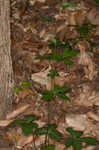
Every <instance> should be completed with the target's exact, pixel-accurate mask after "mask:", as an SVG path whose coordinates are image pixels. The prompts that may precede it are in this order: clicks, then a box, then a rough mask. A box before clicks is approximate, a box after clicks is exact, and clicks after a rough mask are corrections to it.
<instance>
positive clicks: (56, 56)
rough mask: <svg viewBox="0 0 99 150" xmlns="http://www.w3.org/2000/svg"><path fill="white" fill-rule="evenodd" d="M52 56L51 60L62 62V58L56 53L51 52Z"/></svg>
mask: <svg viewBox="0 0 99 150" xmlns="http://www.w3.org/2000/svg"><path fill="white" fill-rule="evenodd" d="M52 55H53V57H52V58H53V60H57V61H60V60H62V57H61V56H60V55H59V54H58V53H57V52H56V51H53V53H52Z"/></svg>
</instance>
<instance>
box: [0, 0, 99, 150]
mask: <svg viewBox="0 0 99 150" xmlns="http://www.w3.org/2000/svg"><path fill="white" fill-rule="evenodd" d="M65 2H67V0H66V1H64V0H63V1H62V0H29V1H27V2H25V1H22V0H19V1H16V0H12V1H11V16H10V23H11V56H12V65H13V72H14V81H15V87H14V100H13V107H12V111H11V112H9V113H8V115H7V117H6V119H5V120H4V121H5V124H3V127H0V150H18V149H22V150H39V149H40V147H41V145H43V144H44V143H46V141H47V142H48V143H49V144H54V145H55V150H66V149H67V148H66V147H65V144H64V141H66V139H67V138H68V137H70V134H69V133H68V132H67V131H66V128H68V127H70V128H72V129H73V130H77V131H81V132H82V133H83V136H82V137H94V138H97V139H98V140H99V1H97V0H96V2H97V3H96V2H95V0H77V1H76V0H70V1H69V3H65ZM66 48H67V49H68V50H67V51H68V52H66V51H64V49H66ZM69 50H70V51H72V53H69ZM53 52H56V53H57V54H58V56H57V55H56V54H55V55H54V56H53V59H51V60H50V59H47V58H48V57H50V54H52V53H53ZM76 52H77V55H76ZM59 55H60V56H63V57H62V58H63V59H58V57H59ZM37 56H45V57H43V58H39V59H36V57H37ZM46 56H47V57H46ZM65 58H66V61H65V60H64V59H65ZM50 70H54V71H53V72H54V75H56V76H55V77H52V76H51V75H52V74H53V73H52V74H51V72H50ZM49 73H50V76H51V77H52V78H51V77H50V76H48V74H49ZM55 73H56V74H55ZM57 74H58V75H57ZM54 85H58V88H59V87H61V89H62V90H63V91H61V90H60V91H61V92H59V93H58V94H61V96H54V98H53V97H52V100H48V97H50V95H48V93H47V95H46V94H45V95H43V98H42V94H41V93H42V91H49V90H53V88H54ZM64 87H67V88H69V89H70V90H67V91H64V89H63V88H64ZM62 92H63V93H62ZM62 94H63V96H62ZM64 95H65V97H64ZM44 96H45V97H46V96H47V98H45V100H44ZM66 96H67V97H66ZM42 99H43V100H42ZM46 99H47V100H46ZM49 99H50V98H49ZM30 114H31V116H32V115H36V116H39V119H37V120H35V123H37V124H38V126H39V128H42V127H44V126H45V125H47V124H56V125H57V130H58V131H59V132H60V133H61V134H62V135H63V138H62V139H60V140H59V141H57V140H55V138H52V139H50V138H49V139H47V137H46V135H36V136H35V135H33V134H29V135H28V136H25V135H24V132H25V133H27V134H28V133H29V132H30V133H31V131H30V130H29V128H31V127H29V126H28V127H27V126H24V125H23V130H22V128H21V127H22V124H21V123H19V124H18V125H16V126H14V127H13V128H11V127H10V128H8V127H7V126H8V125H9V124H10V122H12V121H13V120H15V119H18V120H22V119H24V116H26V115H30ZM30 118H31V117H30ZM30 118H29V119H30ZM25 127H26V128H25ZM56 138H57V137H56ZM78 145H79V144H78ZM35 147H36V148H35ZM78 147H79V146H78ZM80 149H81V148H78V149H75V150H80ZM42 150H43V149H42ZM44 150H54V149H51V148H50V149H44ZM68 150H73V148H72V146H71V147H69V148H68ZM82 150H99V144H95V145H94V146H93V145H92V146H91V145H86V144H84V143H83V144H82Z"/></svg>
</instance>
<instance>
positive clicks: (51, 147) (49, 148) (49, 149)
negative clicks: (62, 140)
mask: <svg viewBox="0 0 99 150" xmlns="http://www.w3.org/2000/svg"><path fill="white" fill-rule="evenodd" d="M40 150H55V145H53V144H50V145H44V146H41V148H40Z"/></svg>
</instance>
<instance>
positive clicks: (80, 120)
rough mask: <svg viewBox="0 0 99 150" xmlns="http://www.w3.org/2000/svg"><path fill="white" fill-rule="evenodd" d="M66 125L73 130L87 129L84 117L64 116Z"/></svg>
mask: <svg viewBox="0 0 99 150" xmlns="http://www.w3.org/2000/svg"><path fill="white" fill-rule="evenodd" d="M66 124H67V125H68V126H69V127H73V128H74V129H75V130H80V131H84V130H85V129H86V128H87V127H88V121H87V117H86V115H76V114H70V115H69V116H66Z"/></svg>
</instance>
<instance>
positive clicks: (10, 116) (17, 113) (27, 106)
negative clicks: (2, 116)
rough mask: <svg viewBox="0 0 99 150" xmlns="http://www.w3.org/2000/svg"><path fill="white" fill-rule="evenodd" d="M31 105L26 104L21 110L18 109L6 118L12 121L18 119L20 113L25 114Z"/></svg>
mask: <svg viewBox="0 0 99 150" xmlns="http://www.w3.org/2000/svg"><path fill="white" fill-rule="evenodd" d="M29 107H30V105H29V104H26V105H24V106H21V107H19V108H17V109H16V110H14V111H12V112H9V113H8V114H7V116H6V119H12V118H14V117H16V116H17V115H19V114H20V113H23V112H24V111H25V110H26V109H27V108H29Z"/></svg>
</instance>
